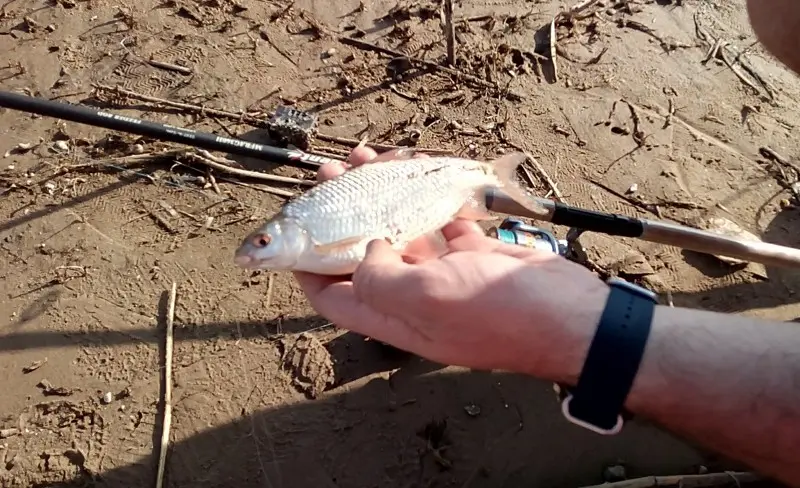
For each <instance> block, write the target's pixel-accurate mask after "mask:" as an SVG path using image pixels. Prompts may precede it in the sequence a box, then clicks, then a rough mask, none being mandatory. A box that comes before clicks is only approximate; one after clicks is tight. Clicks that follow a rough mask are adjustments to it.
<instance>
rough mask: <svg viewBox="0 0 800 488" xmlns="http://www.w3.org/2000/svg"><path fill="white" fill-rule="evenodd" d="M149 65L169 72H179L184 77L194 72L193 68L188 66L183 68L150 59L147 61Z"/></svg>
mask: <svg viewBox="0 0 800 488" xmlns="http://www.w3.org/2000/svg"><path fill="white" fill-rule="evenodd" d="M147 63H148V64H149V65H150V66H152V67H154V68H160V69H164V70H167V71H177V72H178V73H181V74H183V75H190V74H192V73H193V72H194V71H193V70H192V68H187V67H186V66H181V65H179V64H172V63H165V62H163V61H157V60H155V59H149V60H147Z"/></svg>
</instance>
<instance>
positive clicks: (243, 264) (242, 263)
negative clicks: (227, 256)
mask: <svg viewBox="0 0 800 488" xmlns="http://www.w3.org/2000/svg"><path fill="white" fill-rule="evenodd" d="M233 262H234V263H235V264H236V265H237V266H239V267H240V268H252V267H254V266H255V265H256V264H258V261H257V260H255V259H253V258H252V257H250V256H248V255H246V254H240V255H236V256H234V257H233Z"/></svg>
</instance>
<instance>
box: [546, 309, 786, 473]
mask: <svg viewBox="0 0 800 488" xmlns="http://www.w3.org/2000/svg"><path fill="white" fill-rule="evenodd" d="M603 302H604V300H603ZM598 305H599V302H598ZM592 308H593V309H595V308H596V309H597V310H594V311H593V312H592V313H590V314H588V315H591V316H592V317H596V319H593V320H599V316H600V313H601V312H600V310H601V307H599V306H598V307H592ZM592 324H596V321H595V322H592ZM586 325H587V322H584V324H581V325H580V326H579V325H578V324H570V325H569V326H567V327H566V328H565V329H566V330H568V331H570V336H571V338H570V339H571V340H572V341H574V342H573V343H572V346H573V347H572V348H570V349H571V352H572V354H568V356H561V358H560V359H558V363H559V366H558V367H559V369H560V370H561V371H560V373H561V374H558V375H556V377H555V378H553V379H555V380H557V381H562V382H565V383H568V384H573V385H574V384H575V383H576V382H577V378H578V375H579V374H580V370H581V368H582V366H583V360H584V358H585V355H586V352H587V351H588V348H589V343H590V342H591V338H592V336H593V334H594V325H592V326H591V327H587V326H586ZM565 346H566V344H565ZM570 349H567V350H570ZM562 350H563V349H562ZM565 357H569V358H571V359H568V363H567V362H566V361H565ZM626 408H627V409H629V410H630V411H631V412H633V413H634V414H636V415H638V416H641V417H643V418H647V419H649V420H651V421H653V422H654V423H656V424H659V425H661V426H662V427H664V428H666V429H667V430H669V431H671V432H674V433H675V434H678V435H680V436H683V437H685V438H687V439H691V440H692V441H695V442H696V443H698V444H699V445H702V446H705V447H706V448H709V449H711V450H714V451H717V452H719V453H721V454H724V455H726V456H728V457H730V458H732V459H736V460H738V461H741V462H743V463H746V464H748V465H749V466H751V467H752V468H753V469H756V470H757V471H759V472H760V473H762V474H765V475H768V476H772V477H775V478H776V479H780V480H781V481H783V482H784V483H787V484H790V485H792V486H800V462H799V461H798V460H800V325H797V324H791V323H781V322H768V321H762V320H755V319H750V318H747V317H743V316H737V315H722V314H716V313H711V312H702V311H696V310H688V309H681V308H669V307H665V306H659V307H657V309H656V313H655V316H654V319H653V328H652V331H651V334H650V338H649V341H648V344H647V347H646V349H645V354H644V357H643V359H642V364H641V366H640V369H639V372H638V374H637V376H636V379H635V381H634V383H633V387H632V390H631V393H630V395H629V396H628V401H627V403H626Z"/></svg>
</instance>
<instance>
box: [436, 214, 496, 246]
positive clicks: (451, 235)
mask: <svg viewBox="0 0 800 488" xmlns="http://www.w3.org/2000/svg"><path fill="white" fill-rule="evenodd" d="M442 234H444V238H445V239H447V240H448V241H452V240H453V239H457V238H459V237H461V236H466V235H479V236H484V235H486V234H485V232H484V231H483V229H482V228H481V226H480V225H478V223H477V222H475V221H473V220H466V219H457V220H454V221H453V222H451V223H449V224H447V225H446V226H445V227H444V228H443V229H442Z"/></svg>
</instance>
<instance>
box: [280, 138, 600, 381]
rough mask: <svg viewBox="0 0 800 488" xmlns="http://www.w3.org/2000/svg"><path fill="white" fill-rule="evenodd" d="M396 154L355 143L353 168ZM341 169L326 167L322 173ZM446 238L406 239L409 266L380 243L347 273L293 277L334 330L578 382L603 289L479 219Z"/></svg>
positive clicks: (451, 228)
mask: <svg viewBox="0 0 800 488" xmlns="http://www.w3.org/2000/svg"><path fill="white" fill-rule="evenodd" d="M395 157H397V154H396V153H394V154H386V155H383V154H382V155H381V156H377V154H376V153H375V152H374V151H373V150H371V149H369V148H357V149H355V150H354V151H353V152H352V153H351V155H350V158H349V164H350V165H352V166H357V165H360V164H366V163H376V162H377V163H379V162H380V161H381V160H388V159H393V158H395ZM346 170H347V167H346V166H345V165H341V164H337V163H330V164H327V165H325V166H323V167H322V168H321V169H320V171H319V173H318V178H319V179H320V180H325V179H329V178H332V177H335V176H337V175H339V174H341V173H343V172H344V171H346ZM442 234H443V237H444V239H445V241H444V243H441V244H440V245H439V246H437V245H435V244H432V243H431V242H430V241H428V240H426V239H425V238H423V239H420V240H417V241H415V242H414V243H412V245H411V246H409V247H410V248H414V249H413V254H414V255H415V256H416V258H415V259H413V260H411V262H409V260H408V259H404V257H403V256H402V255H401V254H400V253H398V252H396V251H394V250H392V248H391V247H390V246H389V244H388V243H386V242H384V241H380V240H378V241H374V242H372V243H371V244H370V246H369V249H368V251H367V256H366V258H365V260H364V261H363V262H362V263H361V265H360V266H359V267H358V268H357V269H356V271H355V273H354V274H353V276H352V278H350V279H347V278H339V277H330V276H319V275H312V274H309V273H302V272H297V273H295V276H296V277H297V279H298V281H299V282H300V284H301V286H302V287H303V290H304V291H305V293H306V295H307V296H308V299H309V301H310V303H311V305H312V307H314V309H316V310H317V312H319V313H320V314H321V315H323V316H325V317H326V318H328V319H329V320H331V321H332V322H334V323H335V324H336V325H337V326H339V327H343V328H346V329H349V330H352V331H354V332H357V333H360V334H363V335H366V336H369V337H371V338H373V339H376V340H379V341H381V342H385V343H388V344H390V345H392V346H395V347H397V348H400V349H404V350H406V351H409V352H412V353H415V354H417V355H420V356H422V357H425V358H427V359H429V360H432V361H436V362H440V363H444V364H452V365H459V366H466V367H470V368H475V369H505V370H511V371H519V372H527V373H530V374H534V375H537V376H540V377H547V378H550V379H553V380H559V381H561V380H563V381H569V380H574V378H573V376H575V377H576V376H577V374H578V372H579V369H580V365H581V364H582V359H583V355H585V347H588V343H589V341H590V339H591V335H592V334H593V332H594V327H595V325H596V324H597V321H598V320H599V317H600V314H601V313H602V308H603V306H604V304H605V297H606V294H607V293H608V291H607V286H606V285H605V284H604V283H603V282H602V281H600V280H599V279H597V278H596V277H595V276H594V275H593V274H591V273H590V272H589V271H587V270H586V269H584V268H583V267H581V266H578V265H577V264H574V263H571V262H569V261H567V260H566V259H564V258H562V257H560V256H557V255H554V254H551V253H547V252H542V251H537V250H534V249H529V248H525V247H522V246H515V245H510V244H505V243H502V242H500V241H497V240H496V239H492V238H489V237H487V236H485V235H484V233H483V232H482V231H481V230H480V227H479V226H478V225H477V224H476V223H475V222H468V221H463V220H459V221H456V222H453V223H451V224H449V225H448V226H446V227H445V228H444V229H443V230H442ZM403 254H407V253H406V252H404V253H403Z"/></svg>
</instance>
